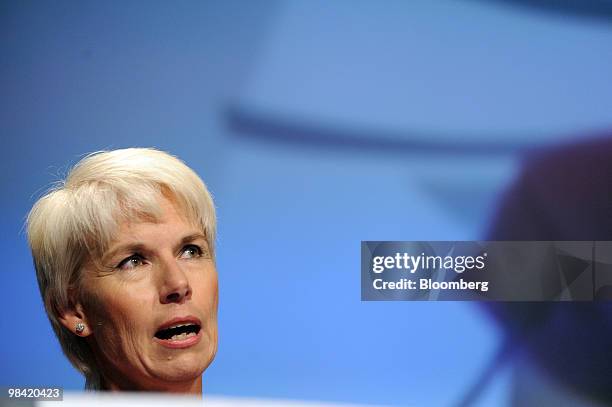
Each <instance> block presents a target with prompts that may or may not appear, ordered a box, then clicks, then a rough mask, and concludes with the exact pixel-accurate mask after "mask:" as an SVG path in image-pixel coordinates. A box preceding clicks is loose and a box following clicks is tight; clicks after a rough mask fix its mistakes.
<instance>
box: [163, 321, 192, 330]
mask: <svg viewBox="0 0 612 407" xmlns="http://www.w3.org/2000/svg"><path fill="white" fill-rule="evenodd" d="M191 325H195V324H192V323H191V322H189V323H186V324H178V325H172V326H169V327H168V328H166V329H170V328H180V327H182V326H191Z"/></svg>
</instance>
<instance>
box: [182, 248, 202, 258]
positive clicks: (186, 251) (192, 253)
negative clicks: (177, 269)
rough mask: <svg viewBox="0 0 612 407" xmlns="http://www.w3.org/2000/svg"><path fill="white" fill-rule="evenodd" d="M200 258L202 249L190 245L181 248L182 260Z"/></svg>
mask: <svg viewBox="0 0 612 407" xmlns="http://www.w3.org/2000/svg"><path fill="white" fill-rule="evenodd" d="M201 256H202V249H200V247H199V246H196V245H193V244H190V245H188V246H185V247H184V248H183V253H182V254H181V258H183V259H193V258H196V257H201Z"/></svg>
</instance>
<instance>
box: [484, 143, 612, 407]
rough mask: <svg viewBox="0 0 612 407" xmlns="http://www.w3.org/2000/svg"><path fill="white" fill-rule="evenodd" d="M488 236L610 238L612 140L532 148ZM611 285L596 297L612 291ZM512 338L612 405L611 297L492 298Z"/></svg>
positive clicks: (558, 375) (490, 306) (491, 308)
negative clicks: (561, 299) (541, 300)
mask: <svg viewBox="0 0 612 407" xmlns="http://www.w3.org/2000/svg"><path fill="white" fill-rule="evenodd" d="M487 239H488V240H612V139H611V138H610V137H604V138H597V139H591V140H589V141H587V142H581V143H573V144H565V145H562V146H559V147H555V148H553V149H550V150H540V151H536V152H533V153H531V154H530V155H529V156H528V157H527V159H526V161H525V164H524V167H523V170H522V173H521V175H520V177H519V178H518V180H517V181H516V182H515V183H514V185H513V186H512V187H511V188H510V190H509V191H508V192H507V193H506V194H505V197H504V199H503V203H502V205H501V207H500V210H499V211H498V213H497V216H496V217H495V220H494V222H493V223H492V226H491V229H490V231H489V233H488V237H487ZM611 294H612V290H610V288H607V289H602V290H599V291H598V293H597V299H608V298H610V297H611ZM484 307H485V308H486V310H487V311H488V312H490V313H491V314H492V315H493V316H494V317H495V318H496V319H497V320H498V321H499V323H500V324H501V326H502V327H503V329H504V331H505V334H506V337H507V338H513V342H514V343H513V345H512V346H518V347H522V348H524V349H525V350H526V352H527V354H528V356H529V357H530V358H531V359H532V360H533V361H534V362H535V363H536V364H537V365H538V366H540V367H542V368H543V369H544V370H545V371H546V372H548V373H549V374H550V375H551V377H553V378H554V379H556V380H557V381H558V382H559V383H560V384H562V385H563V386H565V387H566V388H567V389H570V390H573V391H574V392H577V393H578V394H580V395H582V396H584V397H587V398H590V399H592V400H594V401H599V402H603V403H605V404H612V303H608V302H585V303H580V302H554V303H509V302H508V303H501V302H499V303H486V304H484Z"/></svg>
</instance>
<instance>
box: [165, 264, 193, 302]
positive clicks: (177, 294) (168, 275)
mask: <svg viewBox="0 0 612 407" xmlns="http://www.w3.org/2000/svg"><path fill="white" fill-rule="evenodd" d="M161 281H162V284H161V289H160V293H159V294H160V298H159V299H160V302H161V303H162V304H169V303H182V302H184V301H186V300H188V299H190V298H191V286H190V285H189V279H188V278H187V275H186V274H185V272H184V271H183V269H182V268H181V266H180V265H179V263H178V262H177V260H176V259H169V260H165V261H162V262H161Z"/></svg>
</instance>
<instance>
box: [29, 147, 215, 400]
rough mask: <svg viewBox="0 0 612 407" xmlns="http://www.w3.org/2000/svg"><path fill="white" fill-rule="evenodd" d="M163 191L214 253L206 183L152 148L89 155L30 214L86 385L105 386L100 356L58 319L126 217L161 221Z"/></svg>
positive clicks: (34, 242)
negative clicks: (89, 265)
mask: <svg viewBox="0 0 612 407" xmlns="http://www.w3.org/2000/svg"><path fill="white" fill-rule="evenodd" d="M164 196H165V197H169V198H171V199H172V200H173V202H174V203H175V204H176V205H177V206H178V208H180V209H182V212H183V215H184V216H186V218H187V219H188V220H190V221H191V222H192V223H194V224H195V225H199V226H200V227H201V229H202V232H203V233H204V234H205V236H206V238H207V240H208V244H209V245H210V249H211V253H214V241H215V232H216V230H215V229H216V218H215V208H214V205H213V201H212V198H211V196H210V193H209V192H208V189H207V188H206V185H205V184H204V182H202V180H201V179H200V177H198V175H197V174H196V173H195V172H194V171H193V170H192V169H191V168H189V167H188V166H187V165H185V163H183V162H182V161H181V160H179V159H178V158H176V157H174V156H172V155H170V154H168V153H165V152H163V151H159V150H156V149H152V148H127V149H122V150H114V151H100V152H95V153H92V154H89V155H88V156H86V157H85V158H83V159H82V160H81V161H80V162H79V163H78V164H76V166H74V168H73V169H72V170H71V171H70V173H69V174H68V176H67V177H66V179H65V180H64V181H60V182H58V183H57V184H56V185H55V186H54V187H53V188H51V190H50V191H49V192H47V193H46V194H45V195H44V196H43V197H42V198H40V199H39V200H38V201H37V202H36V204H35V205H34V207H33V208H32V210H31V211H30V213H29V215H28V218H27V230H28V241H29V244H30V248H31V250H32V257H33V259H34V266H35V268H36V276H37V279H38V285H39V288H40V292H41V296H42V299H43V303H44V305H45V309H46V311H47V315H48V316H49V320H50V321H51V325H52V326H53V330H54V331H55V334H56V335H57V337H58V339H59V342H60V344H61V346H62V350H63V351H64V354H65V355H66V356H67V357H68V359H69V360H70V362H71V363H72V364H73V365H74V366H75V367H76V369H78V370H79V371H80V372H82V373H83V375H84V376H85V378H86V388H88V389H93V390H95V389H100V387H101V382H100V374H99V372H98V368H97V365H96V362H95V358H94V356H93V354H92V353H91V349H90V348H89V346H88V344H87V343H86V342H85V339H84V338H81V337H79V336H76V335H75V334H74V333H72V332H71V331H69V330H67V329H66V328H65V327H64V326H63V325H62V324H61V322H60V320H59V317H60V316H61V314H62V311H64V310H66V309H69V308H70V307H71V305H72V304H71V298H70V294H69V292H70V291H71V290H78V288H79V283H80V275H81V273H80V271H81V268H82V266H83V264H84V262H85V261H87V260H95V259H97V258H98V259H99V258H100V257H101V256H102V255H103V253H104V252H105V251H106V250H107V249H108V246H109V244H110V243H111V242H112V240H113V239H114V238H115V234H116V232H117V231H118V227H119V225H120V223H122V222H123V221H124V220H127V219H133V218H134V217H137V218H140V219H154V220H155V219H159V217H160V216H161V208H160V205H159V203H160V199H161V198H162V197H164ZM213 258H214V254H213ZM77 292H78V291H77Z"/></svg>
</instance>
